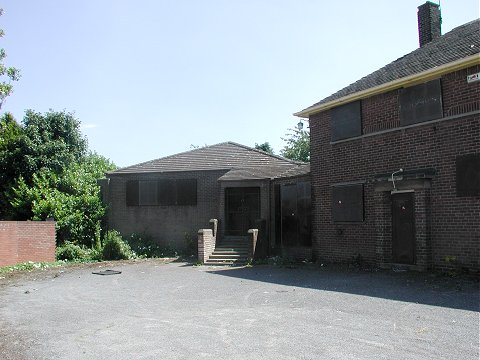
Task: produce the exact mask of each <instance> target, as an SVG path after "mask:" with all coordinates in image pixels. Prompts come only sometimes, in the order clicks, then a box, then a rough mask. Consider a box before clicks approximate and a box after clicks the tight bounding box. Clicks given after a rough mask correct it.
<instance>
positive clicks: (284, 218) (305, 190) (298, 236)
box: [280, 182, 312, 246]
mask: <svg viewBox="0 0 480 360" xmlns="http://www.w3.org/2000/svg"><path fill="white" fill-rule="evenodd" d="M280 198H281V200H280V201H281V228H282V245H284V246H311V245H312V239H311V213H312V210H311V194H310V183H309V182H298V183H296V184H286V185H282V188H281V195H280Z"/></svg>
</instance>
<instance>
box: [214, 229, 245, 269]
mask: <svg viewBox="0 0 480 360" xmlns="http://www.w3.org/2000/svg"><path fill="white" fill-rule="evenodd" d="M248 249H249V244H248V237H247V236H235V237H234V236H228V237H225V238H223V239H222V240H221V241H220V242H219V243H218V244H217V245H216V246H215V250H214V251H213V253H212V255H210V256H209V258H208V260H207V261H206V262H205V265H244V264H246V263H247V261H248Z"/></svg>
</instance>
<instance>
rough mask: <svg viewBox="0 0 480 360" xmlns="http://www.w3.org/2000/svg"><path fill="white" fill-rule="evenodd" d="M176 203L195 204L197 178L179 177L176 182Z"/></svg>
mask: <svg viewBox="0 0 480 360" xmlns="http://www.w3.org/2000/svg"><path fill="white" fill-rule="evenodd" d="M176 191H177V201H176V204H177V205H197V180H196V179H180V180H177V182H176Z"/></svg>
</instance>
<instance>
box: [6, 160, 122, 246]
mask: <svg viewBox="0 0 480 360" xmlns="http://www.w3.org/2000/svg"><path fill="white" fill-rule="evenodd" d="M113 169H115V165H114V164H113V163H111V162H110V161H109V160H107V159H106V158H104V157H102V156H99V155H97V154H90V155H88V156H86V157H85V158H83V159H82V160H81V161H80V162H78V163H72V164H71V165H70V166H69V167H68V168H67V169H65V170H64V171H63V172H62V173H60V174H58V173H56V172H55V171H53V170H50V169H46V168H43V169H41V170H40V171H38V172H37V173H35V174H34V175H33V176H32V181H31V184H28V183H27V182H26V181H25V180H24V179H23V177H21V178H20V179H19V180H18V183H17V185H16V186H15V187H14V188H13V191H12V193H13V197H12V198H11V205H12V207H13V209H14V211H15V214H16V217H17V218H23V219H32V220H46V219H48V218H54V219H55V220H56V222H57V242H58V243H59V244H62V243H64V242H65V241H71V242H72V243H74V244H78V245H85V246H89V247H92V246H94V245H95V244H98V242H99V241H100V232H101V222H102V219H103V217H104V215H105V211H106V207H105V205H104V204H103V203H102V201H101V198H100V187H99V186H98V185H97V179H99V178H101V177H103V176H104V174H105V172H106V171H110V170H113Z"/></svg>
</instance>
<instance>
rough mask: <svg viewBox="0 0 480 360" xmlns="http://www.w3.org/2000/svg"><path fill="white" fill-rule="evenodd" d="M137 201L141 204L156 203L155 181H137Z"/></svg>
mask: <svg viewBox="0 0 480 360" xmlns="http://www.w3.org/2000/svg"><path fill="white" fill-rule="evenodd" d="M138 192H139V195H138V203H139V205H141V206H148V205H157V181H156V180H142V181H139V182H138Z"/></svg>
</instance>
